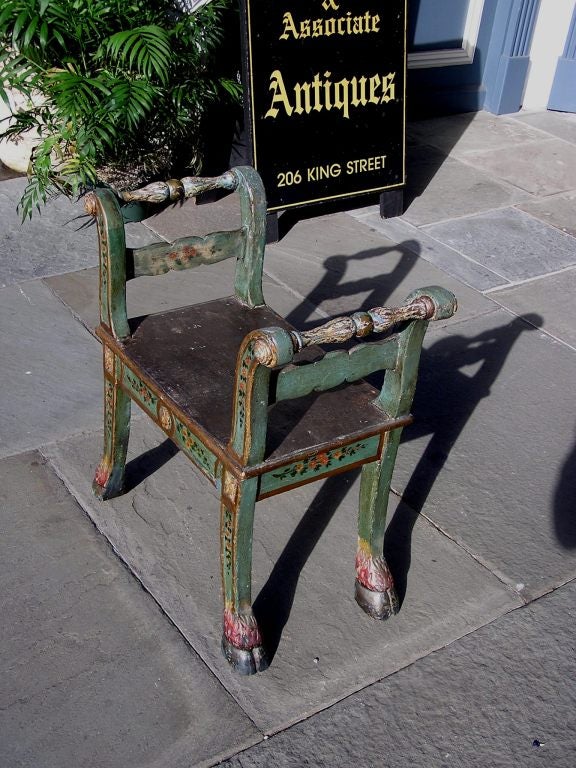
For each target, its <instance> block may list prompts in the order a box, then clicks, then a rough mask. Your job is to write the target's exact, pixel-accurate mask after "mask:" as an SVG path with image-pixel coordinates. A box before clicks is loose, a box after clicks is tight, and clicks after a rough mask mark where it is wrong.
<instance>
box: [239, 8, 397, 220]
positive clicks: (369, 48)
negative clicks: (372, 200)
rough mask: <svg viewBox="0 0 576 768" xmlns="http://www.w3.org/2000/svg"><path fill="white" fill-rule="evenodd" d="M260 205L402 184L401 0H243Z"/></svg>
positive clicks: (281, 205) (249, 110) (280, 205)
mask: <svg viewBox="0 0 576 768" xmlns="http://www.w3.org/2000/svg"><path fill="white" fill-rule="evenodd" d="M243 4H244V6H243V14H244V31H245V60H246V67H245V73H244V74H245V94H246V107H247V117H248V119H247V122H248V125H249V127H250V144H251V153H252V158H251V159H252V163H253V165H254V167H255V168H256V169H257V170H258V171H259V173H260V175H261V176H262V179H263V181H264V187H265V189H266V194H267V197H268V210H269V211H276V210H280V209H284V208H290V207H293V206H298V205H305V204H308V203H315V202H320V201H323V200H332V199H335V198H343V197H349V196H352V195H359V194H362V193H367V192H379V191H382V190H385V189H392V188H395V187H400V186H402V185H403V184H404V157H405V148H404V135H405V108H404V107H405V80H406V64H405V62H406V0H243Z"/></svg>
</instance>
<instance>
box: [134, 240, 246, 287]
mask: <svg viewBox="0 0 576 768" xmlns="http://www.w3.org/2000/svg"><path fill="white" fill-rule="evenodd" d="M245 240H246V231H245V230H240V229H238V230H233V231H231V232H214V233H212V234H211V235H207V236H206V237H183V238H181V239H180V240H175V241H174V242H173V243H154V244H152V245H147V246H145V247H144V248H137V249H134V250H133V251H132V262H133V274H134V277H142V276H144V275H152V276H153V275H163V274H165V273H166V272H169V271H171V270H182V269H193V268H195V267H199V266H201V265H202V264H216V263H217V262H219V261H224V260H225V259H229V258H231V257H236V256H237V255H238V254H239V253H242V252H243V251H244V248H245Z"/></svg>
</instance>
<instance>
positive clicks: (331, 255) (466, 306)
mask: <svg viewBox="0 0 576 768" xmlns="http://www.w3.org/2000/svg"><path fill="white" fill-rule="evenodd" d="M341 217H342V218H341ZM331 219H335V221H333V222H332V221H330V222H328V225H327V227H326V229H323V230H321V231H322V238H321V239H319V238H318V229H317V228H316V226H315V225H314V222H310V221H301V222H299V223H298V225H297V226H296V227H294V229H293V230H292V231H291V232H290V233H289V234H288V235H287V236H286V237H285V238H284V239H283V240H282V242H281V243H279V244H277V245H275V246H269V247H268V249H267V252H266V261H265V270H266V272H267V273H268V274H269V275H270V276H271V277H273V278H274V279H275V280H277V281H278V282H279V283H281V284H285V285H289V286H290V288H291V289H293V290H295V291H296V292H297V293H298V294H300V295H301V296H303V297H306V299H307V300H308V302H309V303H310V304H313V305H315V306H318V307H320V309H321V311H322V312H323V313H325V314H326V315H329V316H333V315H337V314H341V313H343V312H354V311H356V310H358V309H360V308H362V309H372V307H376V306H381V305H384V304H387V305H389V306H394V305H395V304H398V303H402V302H403V301H404V299H405V298H406V297H407V296H408V295H409V294H410V293H411V292H412V291H413V290H415V289H416V288H422V287H424V286H427V285H442V286H443V287H445V288H448V289H449V290H451V291H453V292H454V293H455V294H456V295H457V296H458V299H459V304H460V310H459V316H460V317H472V316H475V315H476V314H482V313H483V312H488V311H491V310H492V309H493V308H494V305H493V303H492V302H491V301H490V300H489V299H486V298H484V297H483V296H480V295H479V294H478V293H477V292H476V291H473V290H471V289H470V288H468V287H467V286H465V285H463V284H462V283H461V282H460V281H458V280H454V279H453V278H452V277H450V276H449V275H448V274H446V272H444V271H443V270H441V269H438V268H437V267H436V266H434V265H432V264H430V263H429V262H427V261H426V260H425V259H422V258H418V256H419V254H420V252H421V245H420V242H419V240H418V239H417V233H418V231H415V230H414V229H412V230H411V231H410V232H407V233H406V236H405V237H404V238H402V237H399V238H397V239H394V238H387V237H385V236H384V235H383V234H382V233H381V232H380V231H378V230H377V229H376V226H375V225H374V226H371V225H366V224H365V223H364V219H362V220H361V221H357V220H355V219H353V218H352V217H351V216H348V215H346V214H339V215H337V216H334V217H331ZM304 310H305V307H304ZM289 319H290V320H292V322H294V323H295V324H296V325H297V326H299V325H301V324H302V322H303V321H305V320H306V317H305V311H302V312H299V311H297V310H296V311H295V312H294V313H293V315H292V316H291V317H290V318H289ZM451 322H452V321H451V320H447V321H440V322H438V323H433V324H432V326H431V327H436V326H439V325H444V324H448V325H449V324H450V323H451Z"/></svg>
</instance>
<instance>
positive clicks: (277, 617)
mask: <svg viewBox="0 0 576 768" xmlns="http://www.w3.org/2000/svg"><path fill="white" fill-rule="evenodd" d="M541 324H542V318H541V317H540V316H539V315H535V314H529V315H524V316H523V317H521V318H515V319H513V320H512V321H510V322H509V323H506V324H505V325H502V326H500V327H498V328H494V329H491V330H489V331H485V332H483V333H481V334H478V335H477V336H473V337H466V336H463V335H451V336H447V337H446V338H441V339H440V340H438V341H436V342H435V343H433V344H432V345H431V346H430V348H429V349H428V350H425V351H423V355H422V365H421V371H422V373H421V377H420V381H419V382H418V387H417V394H416V398H415V401H414V409H413V410H414V413H415V414H417V422H416V423H415V424H414V425H412V426H410V427H407V428H406V429H405V432H404V437H403V442H406V441H409V440H414V439H417V438H419V437H423V436H429V437H430V440H429V442H428V444H427V446H426V449H425V450H424V453H423V454H422V456H421V458H420V460H419V461H418V464H417V465H416V467H415V469H414V471H413V472H412V474H411V476H410V479H409V481H408V483H407V485H406V488H405V490H404V492H403V494H402V500H403V502H404V503H403V504H402V505H400V506H399V507H398V509H397V510H396V512H395V514H394V516H393V517H392V519H391V521H390V523H389V525H388V528H387V531H386V537H385V542H384V555H385V557H386V559H387V561H388V564H389V566H390V568H391V571H392V573H393V574H394V579H395V582H396V589H397V591H398V597H399V600H400V604H401V605H402V602H403V600H404V598H405V595H406V590H407V585H408V575H409V571H410V567H411V560H412V533H413V529H414V525H415V523H416V521H417V519H418V517H419V515H420V513H421V511H422V509H423V507H424V505H425V503H426V500H427V498H428V496H429V494H430V492H431V490H432V488H433V486H434V483H435V481H436V479H437V477H438V475H439V474H440V472H441V471H442V468H443V467H444V465H445V463H446V460H447V459H448V456H449V455H450V453H451V451H452V450H454V447H455V446H456V444H457V441H458V438H459V436H460V434H461V433H462V430H463V429H464V427H465V426H466V424H467V422H468V421H469V419H470V417H471V416H472V414H473V413H474V411H475V410H476V407H477V406H478V404H479V403H480V402H481V401H482V400H483V399H484V398H486V397H489V396H490V392H491V387H492V386H493V384H494V382H495V381H496V380H497V378H498V375H499V374H500V371H501V370H502V367H503V365H504V363H505V361H506V359H507V357H508V355H509V353H510V351H511V349H512V347H513V346H514V344H515V343H516V341H517V339H518V337H519V336H520V335H521V334H522V333H525V332H527V331H533V330H535V329H536V328H538V327H540V326H541ZM469 367H473V369H474V373H472V374H470V373H468V371H466V370H463V369H467V368H469ZM373 383H375V384H376V383H377V382H376V381H374V382H373ZM418 414H422V416H421V417H420V416H419V415H418ZM400 456H401V449H400ZM573 458H575V460H576V451H575V455H574V457H573ZM570 467H572V465H570ZM567 472H568V470H567ZM358 474H359V470H356V471H354V472H349V473H347V474H346V475H343V476H335V477H331V478H328V479H327V480H326V481H325V482H324V483H323V485H322V486H321V488H320V489H319V491H318V493H317V494H316V496H315V498H314V500H313V501H312V503H311V504H310V506H309V508H308V509H307V511H306V512H305V514H304V516H303V517H302V519H301V520H300V522H299V523H298V525H297V526H296V528H295V530H294V532H293V534H292V535H291V537H290V539H289V541H288V542H287V544H286V546H285V547H284V549H283V551H282V553H281V555H280V557H279V558H278V560H277V562H276V564H275V565H274V567H273V569H272V572H271V573H270V576H269V577H268V580H267V581H266V583H265V585H264V586H263V588H262V589H261V591H260V593H259V595H258V596H257V598H256V600H255V602H254V613H255V615H256V617H257V619H258V621H259V623H260V625H261V628H262V633H263V638H264V641H265V644H266V648H267V651H268V653H269V655H270V658H271V659H272V658H273V656H274V654H275V653H276V650H277V648H278V645H279V643H280V640H281V637H282V632H283V629H284V626H285V625H286V622H287V621H288V618H289V616H290V612H291V609H292V605H293V602H294V597H295V594H296V589H297V585H298V581H299V578H300V574H301V572H302V569H303V568H304V566H305V564H306V562H307V560H308V558H309V557H310V555H311V554H312V552H313V550H314V548H315V547H316V545H317V543H318V541H319V540H320V538H321V537H322V535H323V533H324V531H325V530H326V527H327V526H328V524H329V523H330V521H331V519H332V517H333V515H334V513H335V512H336V510H337V509H338V506H339V505H340V503H341V502H342V500H343V499H344V497H345V495H346V494H347V493H348V491H349V489H350V485H351V484H352V483H353V482H354V480H355V479H356V478H357V477H358ZM352 565H353V564H351V565H350V568H351V569H352ZM352 586H353V585H352V583H351V589H352ZM358 610H359V611H360V608H359V609H358Z"/></svg>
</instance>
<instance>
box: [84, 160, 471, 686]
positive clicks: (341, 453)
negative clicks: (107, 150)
mask: <svg viewBox="0 0 576 768" xmlns="http://www.w3.org/2000/svg"><path fill="white" fill-rule="evenodd" d="M218 187H221V188H224V189H227V190H234V189H237V190H238V192H239V197H240V208H241V227H240V228H239V229H237V230H235V231H230V232H216V233H213V234H210V235H208V236H206V237H186V238H183V239H180V240H177V241H175V242H173V243H165V242H162V243H157V244H154V245H148V246H145V247H142V248H136V249H129V248H126V243H125V233H124V223H123V219H122V213H121V210H120V207H119V205H118V202H117V199H116V198H115V196H114V194H113V193H112V192H111V191H110V190H106V189H97V190H96V191H94V192H92V193H90V194H89V195H88V196H87V201H86V207H87V210H88V211H89V212H90V213H91V214H92V215H94V216H95V217H96V220H97V225H98V235H99V243H100V317H101V322H100V325H99V327H98V329H97V335H98V337H99V338H100V339H101V341H102V346H103V353H104V453H103V457H102V460H101V462H100V464H99V466H98V468H97V469H96V474H95V479H94V491H95V493H96V495H97V496H99V497H100V498H102V499H108V498H111V497H113V496H115V495H118V494H121V493H122V491H123V481H124V467H125V461H126V449H127V444H128V434H129V426H130V424H129V422H130V403H131V400H134V401H135V402H136V403H137V404H138V405H139V406H140V407H141V408H142V409H143V410H144V411H145V412H146V413H147V414H148V415H149V416H150V417H151V418H152V419H153V420H154V421H155V422H156V423H157V424H158V425H159V426H160V427H161V428H162V429H163V430H164V432H165V433H166V434H167V435H168V436H169V437H170V438H171V439H172V440H173V441H174V443H175V444H176V445H177V446H178V448H180V450H182V451H183V452H184V453H185V454H186V455H187V456H188V458H190V459H191V460H192V462H193V463H194V464H195V465H196V467H198V468H199V469H200V470H201V471H202V472H203V473H204V475H206V476H207V477H208V478H209V479H210V480H211V481H212V482H213V483H214V484H215V486H216V487H217V488H218V489H219V491H220V493H221V521H220V539H221V564H222V583H223V591H224V629H223V639H222V648H223V652H224V655H225V656H226V658H227V659H228V661H229V662H230V664H231V665H232V666H233V667H234V668H235V669H237V670H238V671H239V672H241V673H244V674H251V673H254V672H257V671H261V670H263V669H265V668H266V666H267V660H266V654H265V650H264V648H263V645H262V639H261V635H260V630H259V627H258V624H257V621H256V619H255V617H254V614H253V612H252V607H251V568H252V535H253V517H254V505H255V502H256V501H258V500H260V499H263V498H266V497H268V496H272V495H273V494H277V493H282V492H283V491H289V490H290V489H291V488H295V487H297V486H299V485H302V484H304V483H308V482H310V481H313V480H320V479H322V478H325V477H327V476H329V475H332V474H335V473H338V472H342V471H345V470H350V469H353V468H356V467H360V466H361V467H362V478H361V488H360V501H359V530H358V550H357V558H356V600H357V602H358V603H359V605H360V606H361V608H362V609H363V610H364V611H365V612H366V613H368V614H369V615H370V616H373V617H374V618H377V619H385V618H387V617H388V616H389V615H391V614H393V613H395V612H396V611H397V608H398V601H397V597H396V593H395V590H394V585H393V580H392V576H391V574H390V571H389V569H388V567H387V565H386V562H385V560H384V557H383V541H384V528H385V521H386V508H387V502H388V495H389V490H390V481H391V476H392V470H393V467H394V462H395V458H396V452H397V448H398V444H399V440H400V434H401V431H402V428H403V427H404V426H405V425H406V424H408V423H409V422H410V421H411V416H410V407H411V403H412V398H413V394H414V388H415V385H416V377H417V370H418V363H419V357H420V351H421V347H422V341H423V338H424V333H425V330H426V327H427V324H428V321H429V320H430V319H441V318H447V317H450V316H451V315H452V314H453V312H454V311H455V309H456V301H455V298H454V296H453V295H452V294H451V293H449V292H448V291H446V290H444V289H442V288H439V287H432V288H425V289H422V290H418V291H415V292H414V293H412V294H411V295H410V296H409V297H408V298H407V299H406V302H405V303H404V305H403V306H401V307H398V308H392V309H387V308H383V307H377V308H375V309H373V310H371V311H368V312H357V313H355V314H352V315H351V316H349V317H340V318H337V319H335V320H331V321H329V322H327V323H324V324H323V325H320V326H319V327H316V328H314V329H312V330H308V331H305V332H298V331H297V330H295V329H294V328H292V327H291V326H290V325H289V324H288V323H286V321H285V320H283V319H282V318H281V317H280V316H279V315H277V314H276V313H275V312H274V311H273V310H271V309H270V308H269V307H267V306H266V304H265V302H264V298H263V295H262V266H263V256H264V246H265V232H264V228H265V218H266V201H265V196H264V190H263V187H262V183H261V181H260V178H259V176H258V174H257V173H256V172H255V171H254V170H253V169H252V168H248V167H242V168H234V169H232V170H230V171H228V172H226V173H224V174H223V175H222V176H219V177H217V178H215V179H199V178H185V179H182V180H181V181H168V182H166V183H158V184H155V185H150V186H149V187H146V188H144V189H143V190H138V191H136V192H134V193H132V194H131V195H130V199H132V200H146V201H148V202H150V201H152V202H153V201H162V200H166V199H178V198H182V197H189V196H192V195H196V194H198V193H200V192H204V191H206V190H209V189H215V188H218ZM230 257H234V258H235V259H236V273H235V293H234V295H233V296H230V297H227V298H223V299H219V300H216V301H208V302H206V303H202V304H196V305H192V306H189V307H185V308H181V309H175V310H172V311H168V312H162V313H160V314H152V315H148V316H145V317H143V318H138V320H137V321H129V320H128V317H127V312H126V281H127V280H128V279H131V278H136V277H139V276H141V275H160V274H162V273H166V272H168V271H169V270H174V269H176V270H178V269H185V268H188V267H196V266H199V265H203V264H210V263H212V262H218V261H220V260H222V259H226V258H230ZM396 324H398V331H397V333H395V334H393V335H390V336H387V337H385V338H382V339H378V340H375V341H374V340H373V341H370V342H369V343H361V344H358V345H356V346H353V348H352V349H349V350H348V349H345V350H338V351H330V352H328V353H326V354H323V353H322V351H321V350H320V349H319V348H318V346H317V345H321V344H334V343H339V342H345V341H348V340H350V339H352V338H354V337H359V338H361V339H364V338H365V337H366V338H368V337H369V336H371V335H372V334H380V333H382V332H384V331H387V330H388V329H390V328H392V326H394V325H396ZM382 369H385V371H386V373H385V376H384V384H383V387H382V389H381V391H378V390H375V389H374V388H373V387H372V386H371V385H370V384H368V383H367V382H366V381H364V380H363V378H364V377H366V376H368V375H369V374H372V373H374V372H376V371H378V370H382Z"/></svg>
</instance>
